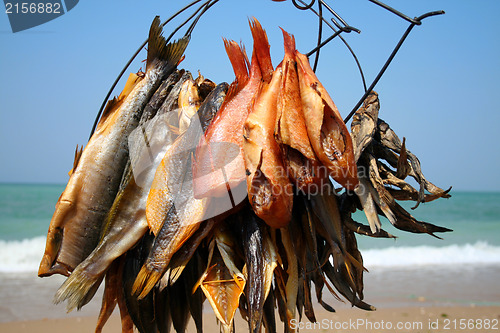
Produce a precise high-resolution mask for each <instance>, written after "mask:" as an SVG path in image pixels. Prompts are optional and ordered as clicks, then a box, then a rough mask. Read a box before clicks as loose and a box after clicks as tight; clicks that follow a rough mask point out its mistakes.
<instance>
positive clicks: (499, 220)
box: [0, 184, 500, 273]
mask: <svg viewBox="0 0 500 333" xmlns="http://www.w3.org/2000/svg"><path fill="white" fill-rule="evenodd" d="M63 190H64V185H40V184H37V185H28V184H0V272H6V273H7V272H30V271H32V272H36V271H37V270H38V265H39V262H40V259H41V257H42V254H43V251H44V247H45V237H46V235H47V229H48V227H49V223H50V219H51V217H52V214H53V212H54V207H55V204H56V202H57V199H58V198H59V196H60V195H61V193H62V191H63ZM413 204H414V203H413V202H411V203H405V202H403V203H402V205H403V206H404V207H405V208H406V209H407V210H408V211H409V212H410V213H411V214H412V215H413V216H414V217H415V218H416V219H418V220H420V221H425V222H429V223H433V224H437V225H440V226H443V227H446V228H449V229H453V231H452V232H447V233H437V234H436V236H439V237H441V238H442V239H438V238H435V237H432V236H430V235H427V234H412V233H408V232H404V231H401V230H398V229H395V228H394V227H393V226H392V225H391V224H390V222H389V221H388V220H387V219H385V218H381V222H382V228H383V229H385V230H386V231H387V232H389V233H391V234H393V235H395V236H397V237H398V238H397V239H381V238H371V237H367V236H361V235H358V236H357V240H358V247H359V249H360V251H361V253H362V255H363V259H364V264H365V266H367V267H368V268H370V267H378V266H380V267H405V266H408V267H415V266H419V265H420V266H421V265H457V264H461V263H464V264H479V265H480V264H485V265H491V264H499V265H500V193H484V192H452V197H451V198H449V199H438V200H436V201H433V202H428V203H424V204H420V206H419V207H418V208H417V209H415V210H412V209H411V207H412V206H413ZM353 217H354V219H355V220H356V221H358V222H361V223H365V224H366V217H365V216H364V213H363V212H357V213H355V214H354V216H353Z"/></svg>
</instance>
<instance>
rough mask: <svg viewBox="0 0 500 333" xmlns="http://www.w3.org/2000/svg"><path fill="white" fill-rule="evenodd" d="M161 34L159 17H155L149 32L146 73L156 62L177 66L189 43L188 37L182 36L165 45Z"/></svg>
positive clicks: (165, 42)
mask: <svg viewBox="0 0 500 333" xmlns="http://www.w3.org/2000/svg"><path fill="white" fill-rule="evenodd" d="M162 32H163V26H162V25H161V21H160V17H159V16H156V17H155V19H154V20H153V23H152V24H151V28H150V30H149V39H148V57H147V62H146V71H148V70H149V69H150V68H151V67H152V64H153V63H154V62H156V61H157V60H160V61H167V62H168V63H170V64H174V65H177V64H178V63H179V61H180V60H181V57H182V55H183V54H184V51H185V50H186V47H187V45H188V43H189V37H188V36H184V37H182V38H181V39H179V40H178V41H176V42H173V43H168V44H167V41H166V39H165V37H163V35H162Z"/></svg>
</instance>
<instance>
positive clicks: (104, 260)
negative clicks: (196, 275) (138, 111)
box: [55, 72, 179, 311]
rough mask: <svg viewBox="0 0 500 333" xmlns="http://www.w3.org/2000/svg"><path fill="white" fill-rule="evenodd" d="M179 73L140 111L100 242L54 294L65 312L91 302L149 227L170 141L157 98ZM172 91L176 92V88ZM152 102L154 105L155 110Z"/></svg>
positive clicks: (165, 82) (164, 95)
mask: <svg viewBox="0 0 500 333" xmlns="http://www.w3.org/2000/svg"><path fill="white" fill-rule="evenodd" d="M178 74H179V73H177V72H176V73H173V74H172V75H170V76H169V77H168V79H167V80H165V81H164V83H162V85H161V86H160V88H158V90H157V92H156V93H155V94H154V95H153V97H152V98H151V101H150V102H152V103H148V105H147V106H146V109H147V111H148V112H147V113H143V115H142V117H141V119H140V121H139V126H138V128H137V129H136V130H134V132H132V134H131V135H130V136H131V137H135V143H134V144H131V147H132V146H135V147H134V148H131V150H130V151H131V153H130V154H131V156H130V159H131V160H132V162H131V163H129V164H128V165H127V167H126V168H125V174H124V176H123V179H122V184H121V185H120V187H121V189H120V191H119V192H118V195H117V196H116V198H115V201H114V203H113V206H112V207H111V209H110V212H109V213H108V215H107V217H106V221H105V225H104V230H103V231H102V237H101V241H100V242H99V244H98V245H97V247H96V248H95V249H94V250H93V251H92V253H91V254H90V255H89V256H88V257H87V258H86V259H85V260H84V261H83V262H81V263H80V264H79V265H78V266H77V267H76V268H75V270H74V271H73V272H72V274H71V275H70V276H69V277H68V279H67V280H66V281H65V282H64V283H63V285H62V286H61V287H60V288H59V290H58V291H57V293H56V296H55V302H56V303H59V302H62V301H64V300H65V299H68V311H71V310H72V309H73V308H75V307H78V308H81V307H82V306H83V305H85V303H86V302H88V301H90V299H91V298H92V296H93V294H91V293H92V292H95V289H96V288H97V287H98V286H99V283H100V281H101V279H102V276H103V275H104V274H105V272H106V270H107V269H108V267H109V265H111V263H112V262H113V260H115V259H116V258H118V257H120V256H121V255H122V254H124V253H125V252H126V251H127V250H129V249H130V248H131V247H132V246H133V245H134V244H136V243H137V242H138V241H139V240H140V239H141V238H142V236H143V235H144V234H145V233H146V232H147V230H148V223H147V221H146V199H147V196H148V191H149V187H150V184H151V182H152V180H153V177H154V174H155V170H156V168H157V166H158V164H159V163H160V161H161V159H162V157H163V155H164V153H165V151H166V150H167V148H168V147H169V146H170V143H171V142H170V140H169V138H170V131H169V128H170V127H169V124H168V121H166V119H165V117H164V116H165V115H166V114H165V113H161V112H159V113H157V111H158V107H159V104H161V103H159V101H158V99H160V100H165V99H166V98H167V96H166V94H165V91H167V90H169V89H171V88H172V85H173V84H174V83H175V81H176V80H178V79H179V75H178ZM172 93H174V94H175V91H172ZM162 96H163V97H162ZM175 97H176V98H177V96H175ZM153 104H155V105H157V107H156V109H155V107H154V105H153ZM151 118H152V119H151ZM137 132H139V133H137ZM136 134H138V135H136ZM138 136H139V137H140V138H137V137H138ZM144 141H147V143H146V142H144ZM141 143H143V144H141ZM133 165H135V167H134V166H133ZM96 284H97V286H95V285H96Z"/></svg>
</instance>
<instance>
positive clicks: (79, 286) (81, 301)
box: [54, 270, 102, 312]
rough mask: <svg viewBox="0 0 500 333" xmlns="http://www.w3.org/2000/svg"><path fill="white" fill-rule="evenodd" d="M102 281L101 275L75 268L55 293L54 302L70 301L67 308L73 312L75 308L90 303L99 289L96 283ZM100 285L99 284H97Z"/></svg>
mask: <svg viewBox="0 0 500 333" xmlns="http://www.w3.org/2000/svg"><path fill="white" fill-rule="evenodd" d="M100 281H102V279H101V277H100V276H99V275H96V276H88V275H86V274H84V272H83V271H80V270H75V271H74V272H73V273H71V275H70V276H69V277H68V278H67V279H66V281H64V283H63V284H62V285H61V286H60V287H59V289H58V290H57V292H56V294H55V295H54V303H55V304H59V303H61V302H64V301H66V300H67V301H68V303H67V306H66V309H67V311H68V312H71V311H72V310H74V309H75V308H78V309H80V308H81V307H82V306H83V305H85V304H86V303H88V302H89V301H90V299H91V298H92V296H93V294H91V295H89V293H92V292H94V293H95V291H96V290H97V288H96V286H95V284H96V283H99V282H100ZM97 287H98V286H97Z"/></svg>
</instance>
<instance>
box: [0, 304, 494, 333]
mask: <svg viewBox="0 0 500 333" xmlns="http://www.w3.org/2000/svg"><path fill="white" fill-rule="evenodd" d="M316 316H317V320H318V323H317V324H313V323H310V322H308V321H307V320H306V319H305V318H303V320H302V321H300V322H297V323H296V324H294V325H296V326H297V327H298V328H299V331H301V332H384V331H388V332H390V331H392V332H498V331H500V326H499V325H500V324H499V320H500V307H498V306H496V307H495V306H476V307H471V306H469V307H466V306H451V307H402V308H382V309H379V310H377V311H374V312H366V311H362V310H358V309H340V310H338V311H337V313H334V314H332V313H328V312H326V311H324V310H319V309H318V311H316ZM203 321H204V323H203V330H204V332H218V331H219V327H218V324H217V323H216V320H215V317H214V316H213V314H212V313H205V315H204V318H203ZM95 322H96V318H95V317H73V318H59V319H43V320H35V321H24V322H9V323H2V324H0V332H11V333H18V332H19V333H21V332H26V333H27V332H40V333H44V332H47V333H49V332H51V333H55V332H71V333H80V332H81V333H84V332H93V331H94V328H95ZM487 323H488V324H487ZM461 325H462V327H463V328H461ZM470 325H472V326H470ZM474 325H476V326H474ZM235 326H236V332H248V328H247V324H246V322H245V321H243V319H242V318H241V316H240V315H239V314H238V313H237V314H236V318H235ZM486 326H488V327H489V329H487V328H485V327H486ZM480 327H482V328H480ZM282 330H283V328H282V324H278V326H277V331H278V332H281V331H282ZM187 331H188V332H196V328H195V326H194V323H193V322H192V321H191V322H190V323H189V326H188V330H187ZM103 332H108V333H111V332H121V326H120V318H119V316H118V315H113V316H112V317H111V318H110V320H109V322H108V323H107V325H106V326H105V328H104V330H103Z"/></svg>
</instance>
